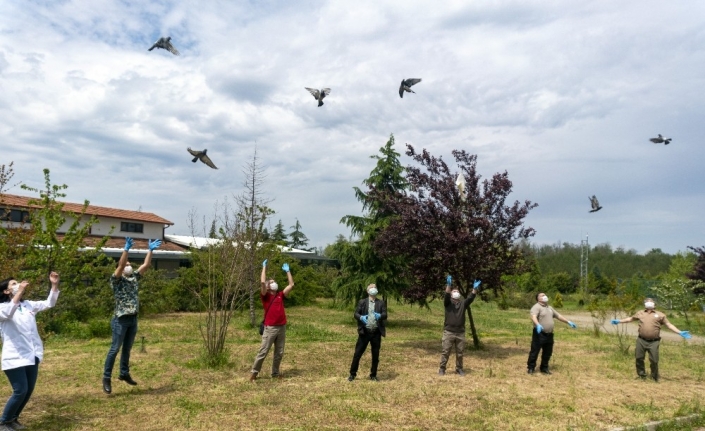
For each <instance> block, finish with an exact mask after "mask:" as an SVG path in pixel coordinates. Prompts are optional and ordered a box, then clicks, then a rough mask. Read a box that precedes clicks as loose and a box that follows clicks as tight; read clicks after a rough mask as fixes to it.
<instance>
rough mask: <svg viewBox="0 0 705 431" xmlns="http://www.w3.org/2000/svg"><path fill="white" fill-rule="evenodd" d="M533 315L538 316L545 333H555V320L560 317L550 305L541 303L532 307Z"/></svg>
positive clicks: (537, 318)
mask: <svg viewBox="0 0 705 431" xmlns="http://www.w3.org/2000/svg"><path fill="white" fill-rule="evenodd" d="M531 315H532V316H536V320H538V321H539V325H541V326H543V332H545V333H547V334H551V333H553V326H554V325H553V318H554V317H558V313H556V310H554V309H553V307H551V306H550V305H542V304H541V303H540V302H537V303H536V304H534V306H533V307H531Z"/></svg>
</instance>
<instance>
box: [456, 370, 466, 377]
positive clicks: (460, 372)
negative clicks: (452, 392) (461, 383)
mask: <svg viewBox="0 0 705 431" xmlns="http://www.w3.org/2000/svg"><path fill="white" fill-rule="evenodd" d="M455 372H456V373H458V375H459V376H460V377H462V376H464V375H465V371H463V370H461V369H457V370H455Z"/></svg>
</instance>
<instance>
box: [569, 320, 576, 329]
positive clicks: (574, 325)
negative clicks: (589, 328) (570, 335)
mask: <svg viewBox="0 0 705 431" xmlns="http://www.w3.org/2000/svg"><path fill="white" fill-rule="evenodd" d="M568 326H570V327H571V328H573V329H575V328H577V327H578V325H576V324H575V323H573V322H571V321H568Z"/></svg>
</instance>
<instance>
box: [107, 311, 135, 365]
mask: <svg viewBox="0 0 705 431" xmlns="http://www.w3.org/2000/svg"><path fill="white" fill-rule="evenodd" d="M110 327H111V328H112V329H113V343H112V344H111V345H110V350H109V351H108V357H107V358H105V369H104V370H103V378H105V379H109V378H110V377H111V376H112V374H113V367H114V366H115V358H116V357H117V354H118V352H119V351H120V347H122V355H120V375H121V376H126V375H128V374H130V351H132V345H133V344H134V343H135V336H136V335H137V315H136V314H131V315H129V316H120V317H114V316H113V320H111V321H110Z"/></svg>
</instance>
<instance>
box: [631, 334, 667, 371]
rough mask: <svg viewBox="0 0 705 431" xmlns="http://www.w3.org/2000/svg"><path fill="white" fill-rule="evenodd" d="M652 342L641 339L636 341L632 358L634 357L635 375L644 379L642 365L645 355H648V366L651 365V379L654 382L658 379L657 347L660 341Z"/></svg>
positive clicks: (644, 368)
mask: <svg viewBox="0 0 705 431" xmlns="http://www.w3.org/2000/svg"><path fill="white" fill-rule="evenodd" d="M659 340H660V339H658V340H652V341H648V340H645V339H643V338H641V337H639V338H637V339H636V348H635V349H634V356H635V357H636V373H637V374H638V375H639V377H646V366H645V365H646V364H645V363H644V358H645V357H646V353H647V352H648V354H649V364H650V365H651V377H652V378H653V379H654V380H658V379H659V375H658V347H659V345H660V344H661V341H659Z"/></svg>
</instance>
